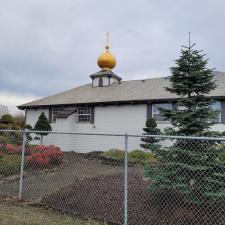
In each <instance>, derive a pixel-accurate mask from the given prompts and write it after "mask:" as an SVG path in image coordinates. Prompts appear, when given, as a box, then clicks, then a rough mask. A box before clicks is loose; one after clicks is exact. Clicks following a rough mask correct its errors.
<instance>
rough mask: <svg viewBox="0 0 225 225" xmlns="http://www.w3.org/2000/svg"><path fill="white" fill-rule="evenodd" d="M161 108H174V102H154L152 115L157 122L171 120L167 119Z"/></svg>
mask: <svg viewBox="0 0 225 225" xmlns="http://www.w3.org/2000/svg"><path fill="white" fill-rule="evenodd" d="M159 108H162V109H172V104H171V103H157V104H152V117H153V118H154V119H155V120H156V121H157V122H168V121H169V120H168V119H166V118H165V117H164V116H163V115H162V113H161V112H160V110H159Z"/></svg>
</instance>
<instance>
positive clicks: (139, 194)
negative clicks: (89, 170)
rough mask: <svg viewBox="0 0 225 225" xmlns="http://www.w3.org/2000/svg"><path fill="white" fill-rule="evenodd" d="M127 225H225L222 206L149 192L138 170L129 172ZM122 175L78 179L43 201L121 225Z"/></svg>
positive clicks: (146, 183) (224, 207)
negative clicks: (188, 201)
mask: <svg viewBox="0 0 225 225" xmlns="http://www.w3.org/2000/svg"><path fill="white" fill-rule="evenodd" d="M128 180H129V195H128V202H129V204H128V221H129V225H146V224H152V225H224V224H225V206H221V205H217V206H216V207H215V205H214V207H211V206H209V205H204V206H202V207H197V206H190V205H189V206H188V205H186V204H185V203H184V202H182V200H181V198H179V197H178V195H177V194H175V193H167V194H166V195H165V196H163V195H161V194H159V193H157V194H151V193H150V192H149V191H148V188H147V187H148V185H149V181H145V180H143V174H142V171H141V170H138V169H131V170H130V172H129V177H128ZM123 187H124V186H123V174H116V175H110V176H107V175H105V176H99V177H94V178H85V179H83V180H78V181H76V182H74V183H73V184H71V185H69V186H67V187H64V188H62V189H61V190H59V191H58V192H56V193H54V194H52V195H50V196H47V197H44V198H43V199H42V202H43V203H45V204H47V205H49V206H51V207H53V208H56V209H59V210H62V211H66V212H70V213H74V214H78V215H82V216H84V217H87V218H94V219H101V220H106V221H110V222H113V223H118V224H123V209H124V208H123V207H124V206H123V199H124V198H123V191H124V189H123Z"/></svg>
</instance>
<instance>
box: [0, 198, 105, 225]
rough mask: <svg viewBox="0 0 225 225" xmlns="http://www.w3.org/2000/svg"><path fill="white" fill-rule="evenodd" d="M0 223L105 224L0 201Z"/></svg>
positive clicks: (22, 224)
mask: <svg viewBox="0 0 225 225" xmlns="http://www.w3.org/2000/svg"><path fill="white" fill-rule="evenodd" d="M0 225H107V224H106V223H101V222H95V221H91V220H81V219H76V218H73V217H70V216H68V215H65V214H61V213H59V212H56V211H53V210H51V209H44V208H37V207H31V206H28V205H25V204H22V203H17V204H15V203H6V202H0Z"/></svg>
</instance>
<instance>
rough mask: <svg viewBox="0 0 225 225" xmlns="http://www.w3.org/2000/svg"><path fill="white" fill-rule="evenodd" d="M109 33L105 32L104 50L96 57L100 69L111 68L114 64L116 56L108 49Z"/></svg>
mask: <svg viewBox="0 0 225 225" xmlns="http://www.w3.org/2000/svg"><path fill="white" fill-rule="evenodd" d="M108 37H109V34H108V33H107V43H106V47H105V49H106V50H105V52H104V53H103V54H101V55H100V56H99V57H98V61H97V63H98V66H99V67H100V68H101V69H102V70H112V69H113V68H114V67H115V65H116V58H115V57H114V55H113V54H111V53H110V51H109V40H108Z"/></svg>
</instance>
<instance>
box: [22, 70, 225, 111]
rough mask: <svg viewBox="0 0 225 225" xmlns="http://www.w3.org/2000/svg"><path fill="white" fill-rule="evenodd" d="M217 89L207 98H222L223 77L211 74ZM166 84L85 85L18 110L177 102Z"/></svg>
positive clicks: (224, 90) (153, 81)
mask: <svg viewBox="0 0 225 225" xmlns="http://www.w3.org/2000/svg"><path fill="white" fill-rule="evenodd" d="M214 74H215V80H216V81H217V85H218V87H217V88H216V89H215V90H213V91H212V92H211V93H210V95H209V96H212V97H222V98H225V73H222V72H214ZM168 86H169V80H168V79H165V78H163V77H161V78H152V79H146V80H130V81H122V82H120V83H119V84H116V83H115V84H112V85H111V86H108V87H92V84H86V85H83V86H80V87H76V88H73V89H71V90H68V91H64V92H61V93H59V94H55V95H51V96H48V97H46V98H42V99H39V100H36V101H32V102H29V103H27V104H23V105H20V106H18V107H19V108H20V109H24V108H29V107H35V106H36V107H37V106H47V105H65V104H68V105H69V104H97V103H110V102H127V101H133V102H135V101H154V100H165V99H176V98H177V97H176V95H174V94H171V93H169V92H167V91H166V90H165V87H168Z"/></svg>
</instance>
